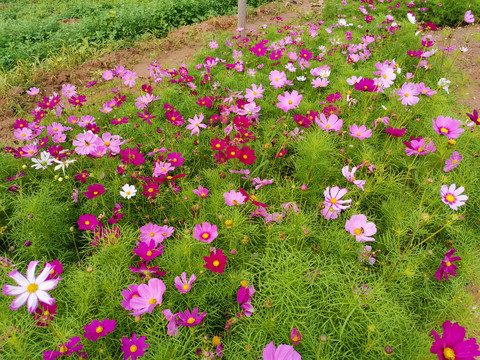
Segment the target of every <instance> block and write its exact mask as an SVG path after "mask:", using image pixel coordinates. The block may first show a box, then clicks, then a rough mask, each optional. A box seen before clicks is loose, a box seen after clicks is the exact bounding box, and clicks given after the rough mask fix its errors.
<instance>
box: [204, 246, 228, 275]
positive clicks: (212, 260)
mask: <svg viewBox="0 0 480 360" xmlns="http://www.w3.org/2000/svg"><path fill="white" fill-rule="evenodd" d="M203 260H205V265H203V267H204V268H206V269H209V270H211V271H212V272H217V273H219V274H223V272H224V271H225V266H226V265H227V256H226V255H223V250H222V249H217V250H216V251H215V252H214V251H211V252H210V256H204V257H203Z"/></svg>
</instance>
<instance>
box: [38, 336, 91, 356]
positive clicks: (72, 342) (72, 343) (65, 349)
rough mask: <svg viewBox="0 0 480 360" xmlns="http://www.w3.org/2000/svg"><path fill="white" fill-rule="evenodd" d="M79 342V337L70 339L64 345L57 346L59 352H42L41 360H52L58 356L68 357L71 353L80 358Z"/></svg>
mask: <svg viewBox="0 0 480 360" xmlns="http://www.w3.org/2000/svg"><path fill="white" fill-rule="evenodd" d="M79 342H80V337H79V336H74V337H71V338H69V339H68V340H67V342H66V343H64V344H59V345H58V346H59V350H56V351H51V350H47V351H44V352H43V360H54V359H56V358H58V357H59V356H61V357H64V356H70V355H72V354H73V353H76V354H77V355H78V357H80V354H79V353H78V352H79V351H80V350H82V348H83V344H79ZM82 354H83V353H82Z"/></svg>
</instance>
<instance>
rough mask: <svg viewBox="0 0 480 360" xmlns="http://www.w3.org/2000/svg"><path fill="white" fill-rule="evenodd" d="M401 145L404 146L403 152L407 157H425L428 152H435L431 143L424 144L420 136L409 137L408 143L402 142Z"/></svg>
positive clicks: (434, 147) (435, 148)
mask: <svg viewBox="0 0 480 360" xmlns="http://www.w3.org/2000/svg"><path fill="white" fill-rule="evenodd" d="M403 144H404V145H405V146H406V148H405V151H406V153H407V156H410V155H426V154H428V153H429V152H435V150H437V147H436V146H435V144H434V143H433V141H430V142H429V143H428V144H426V141H425V139H424V138H422V137H421V136H419V137H417V138H414V137H413V136H410V142H408V141H404V142H403Z"/></svg>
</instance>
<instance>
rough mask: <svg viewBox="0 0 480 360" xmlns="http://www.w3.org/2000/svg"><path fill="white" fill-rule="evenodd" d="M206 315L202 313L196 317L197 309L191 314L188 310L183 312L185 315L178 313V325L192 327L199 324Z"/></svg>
mask: <svg viewBox="0 0 480 360" xmlns="http://www.w3.org/2000/svg"><path fill="white" fill-rule="evenodd" d="M205 315H207V313H206V312H205V311H204V312H203V313H201V314H200V315H198V308H194V309H193V312H190V310H189V309H186V310H185V313H181V312H180V313H178V320H177V322H178V325H182V326H189V327H193V326H195V325H197V324H200V323H201V322H202V320H203V318H204V317H205Z"/></svg>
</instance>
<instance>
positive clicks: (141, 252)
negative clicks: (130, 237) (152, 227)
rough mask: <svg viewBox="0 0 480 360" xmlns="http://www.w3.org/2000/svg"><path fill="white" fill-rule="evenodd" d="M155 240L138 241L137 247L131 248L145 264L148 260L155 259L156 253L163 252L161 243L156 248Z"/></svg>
mask: <svg viewBox="0 0 480 360" xmlns="http://www.w3.org/2000/svg"><path fill="white" fill-rule="evenodd" d="M156 246H157V245H156V243H155V240H150V242H148V243H147V242H140V243H139V244H138V247H136V248H135V249H133V252H134V253H135V254H136V255H137V256H138V257H139V258H140V259H142V260H143V261H145V264H148V263H149V262H150V260H152V259H155V258H156V257H157V256H158V255H161V254H163V244H161V245H160V246H159V247H158V249H155V248H156Z"/></svg>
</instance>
